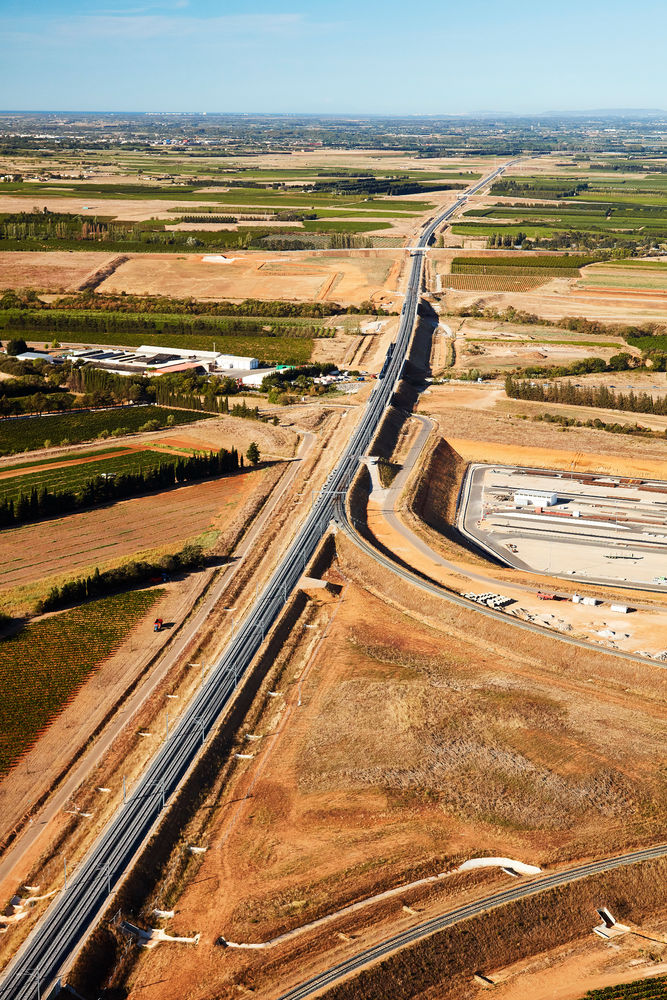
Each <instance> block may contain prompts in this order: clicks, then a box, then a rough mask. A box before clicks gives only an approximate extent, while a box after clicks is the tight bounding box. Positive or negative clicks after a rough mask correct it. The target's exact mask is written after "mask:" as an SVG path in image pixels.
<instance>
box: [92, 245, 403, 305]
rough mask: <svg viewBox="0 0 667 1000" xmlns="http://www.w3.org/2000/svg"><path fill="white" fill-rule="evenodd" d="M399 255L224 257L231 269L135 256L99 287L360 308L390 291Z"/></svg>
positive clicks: (198, 259) (190, 258) (195, 259)
mask: <svg viewBox="0 0 667 1000" xmlns="http://www.w3.org/2000/svg"><path fill="white" fill-rule="evenodd" d="M400 255H401V251H393V252H392V251H368V250H363V251H356V252H350V251H341V252H339V253H331V252H330V251H327V252H326V253H323V254H322V255H319V254H314V253H312V252H310V251H309V252H308V253H305V254H301V253H299V254H296V253H294V254H291V255H287V254H284V253H272V254H266V253H258V252H257V253H256V252H250V251H238V252H229V253H228V254H227V257H228V259H229V261H230V263H210V262H206V261H204V260H203V255H200V254H189V255H178V254H137V255H135V256H131V257H130V259H129V260H128V261H127V262H126V263H125V264H122V265H121V266H120V267H119V268H118V269H117V270H116V271H115V273H114V274H113V275H111V276H110V277H109V278H107V279H106V280H105V281H103V282H102V284H101V285H100V286H99V289H98V290H99V291H100V292H127V293H128V294H136V295H142V294H144V293H146V294H150V295H160V294H169V295H173V296H177V297H181V296H190V295H192V296H194V297H195V298H200V299H207V298H210V299H233V300H242V299H245V298H258V299H271V300H272V299H288V300H296V301H328V302H340V303H341V304H342V305H359V304H360V303H361V302H363V301H366V300H368V299H371V298H373V297H374V296H376V295H379V294H382V293H383V292H385V291H387V290H392V291H395V290H396V288H395V287H394V288H391V285H390V284H388V280H389V279H390V277H392V276H393V274H394V273H395V271H394V270H393V269H392V265H394V264H395V263H396V261H397V260H398V259H399V258H400Z"/></svg>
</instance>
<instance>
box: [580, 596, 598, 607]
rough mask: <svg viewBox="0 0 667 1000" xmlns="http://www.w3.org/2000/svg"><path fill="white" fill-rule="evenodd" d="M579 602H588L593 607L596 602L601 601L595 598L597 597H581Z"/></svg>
mask: <svg viewBox="0 0 667 1000" xmlns="http://www.w3.org/2000/svg"><path fill="white" fill-rule="evenodd" d="M581 603H582V604H590V605H591V606H592V607H595V605H596V604H600V603H601V602H600V601H599V600H598V599H597V597H582V599H581Z"/></svg>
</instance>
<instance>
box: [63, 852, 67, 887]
mask: <svg viewBox="0 0 667 1000" xmlns="http://www.w3.org/2000/svg"><path fill="white" fill-rule="evenodd" d="M63 869H64V871H65V884H64V886H63V892H67V858H66V857H65V855H64V854H63Z"/></svg>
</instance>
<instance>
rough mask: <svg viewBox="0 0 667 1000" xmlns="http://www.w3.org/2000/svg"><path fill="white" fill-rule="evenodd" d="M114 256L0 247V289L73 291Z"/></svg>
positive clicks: (112, 254)
mask: <svg viewBox="0 0 667 1000" xmlns="http://www.w3.org/2000/svg"><path fill="white" fill-rule="evenodd" d="M28 211H29V209H28ZM117 256H118V254H115V253H97V252H94V251H91V252H88V251H81V252H79V251H77V252H75V251H68V250H54V251H48V252H47V251H45V252H41V251H35V252H34V253H33V252H26V253H22V252H21V251H14V250H0V291H2V290H4V289H6V288H34V289H36V290H37V291H45V292H73V291H76V289H77V288H78V287H79V285H80V284H81V283H82V282H83V281H84V280H85V279H86V278H87V277H88V276H89V275H91V274H93V273H94V272H95V271H97V270H98V269H99V268H101V267H104V265H105V264H108V263H109V261H111V260H113V259H114V257H117Z"/></svg>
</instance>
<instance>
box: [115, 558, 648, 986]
mask: <svg viewBox="0 0 667 1000" xmlns="http://www.w3.org/2000/svg"><path fill="white" fill-rule="evenodd" d="M345 544H346V545H348V544H349V543H345ZM359 558H360V557H359ZM359 558H358V557H357V555H356V551H354V552H352V554H350V552H349V551H348V552H347V554H346V553H345V552H344V553H343V557H342V562H341V565H340V566H339V569H340V570H341V573H342V574H343V575H340V576H337V574H336V569H335V568H334V571H333V579H337V580H338V581H339V582H340V584H341V585H342V591H341V594H340V597H339V598H337V599H335V598H334V599H330V600H328V601H325V600H323V601H322V603H321V604H320V606H319V608H318V610H317V612H316V616H315V617H314V618H313V619H311V620H312V621H313V622H315V623H316V624H317V625H318V632H317V633H316V634H315V636H314V639H317V638H319V637H320V636H321V635H322V634H324V630H325V629H326V638H325V639H324V641H323V642H322V643H321V645H319V646H315V647H314V646H313V643H314V639H313V638H311V637H310V636H308V641H307V642H306V641H304V644H303V648H301V649H299V650H298V651H297V652H296V653H295V655H293V656H292V658H291V659H290V661H289V663H288V665H287V667H286V669H285V671H284V673H283V676H282V678H281V679H280V683H279V685H278V687H279V690H280V692H281V697H280V699H278V700H271V699H267V702H266V708H265V711H264V713H263V715H262V716H261V718H260V720H259V722H258V724H256V725H255V726H254V733H255V735H259V736H260V737H261V740H260V741H259V742H257V743H253V744H249V743H245V744H242V747H243V749H244V750H245V752H248V748H250V752H253V753H254V759H253V760H252V761H247V762H243V763H242V764H239V767H238V769H237V772H236V777H235V779H234V780H232V781H231V782H230V783H229V786H228V788H227V789H226V790H225V793H224V801H223V804H222V807H221V808H220V809H219V810H218V812H217V813H216V815H215V816H214V818H213V820H212V823H211V826H210V827H209V830H208V834H209V837H208V845H209V849H208V852H207V853H206V855H205V856H204V859H203V861H202V864H201V867H200V868H199V869H198V871H197V874H196V876H195V877H193V878H192V880H191V881H190V882H189V883H188V884H187V886H186V888H185V891H184V893H183V895H182V896H180V898H179V900H178V903H177V906H176V916H175V918H174V919H173V920H172V921H170V922H169V933H192V932H193V931H195V930H196V931H197V932H200V933H201V934H202V939H201V941H200V944H199V947H198V949H197V951H196V953H195V952H194V950H193V951H192V952H190V951H189V950H185V949H184V950H183V951H182V952H180V953H179V963H178V970H177V971H176V972H175V971H174V969H173V966H172V965H171V959H170V955H169V952H168V951H167V950H163V951H160V949H158V950H156V951H155V952H153V953H151V954H150V955H148V956H146V957H145V958H142V960H141V961H140V963H139V965H138V966H137V968H136V969H135V971H134V973H133V974H132V977H131V989H130V996H132V997H139V996H141V997H142V998H148V1000H157V998H158V997H159V998H160V1000H162V998H165V1000H167V998H170V997H177V996H180V995H182V991H183V990H185V988H186V984H187V987H188V990H189V993H188V995H189V996H191V997H193V998H195V997H196V998H205V997H207V998H208V997H214V996H215V997H225V998H227V997H230V998H231V997H232V996H234V995H235V992H234V991H235V990H236V989H237V988H238V985H241V986H244V987H252V988H253V989H254V990H255V992H258V993H259V995H261V996H267V995H273V989H271V988H269V987H268V982H269V979H270V977H272V976H275V975H276V974H278V975H279V976H280V978H279V979H278V984H280V983H281V982H284V981H285V977H286V976H287V977H289V975H290V974H294V966H293V965H291V964H290V950H291V949H293V955H294V954H296V953H297V951H298V952H299V953H300V954H299V959H300V961H301V962H303V960H304V955H305V953H304V950H303V949H304V947H306V946H307V942H303V941H302V942H301V943H299V940H298V939H295V941H294V943H293V944H292V943H291V944H290V945H285V946H282V947H281V948H280V949H279V954H278V953H272V952H269V953H259V955H257V954H255V955H253V953H248V952H238V951H234V950H227V951H223V950H221V949H220V948H219V946H216V944H215V941H216V940H217V938H218V937H219V936H220V935H223V936H224V937H225V938H226V939H227V940H230V941H235V942H247V941H262V940H266V939H268V938H270V937H272V936H274V935H275V934H277V933H281V932H283V931H285V930H286V929H288V928H292V927H299V926H301V925H303V924H305V923H307V922H308V921H310V920H312V919H313V918H315V917H318V916H321V915H323V914H326V913H331V912H333V911H335V910H336V909H338V908H339V907H341V906H344V905H345V904H346V903H349V902H351V901H354V900H356V899H361V898H364V897H366V896H368V895H372V894H373V893H374V892H377V891H380V890H383V889H387V888H389V887H391V886H397V885H400V884H401V883H405V882H409V881H412V880H413V879H415V878H417V877H419V876H420V875H424V874H431V873H435V872H438V871H442V870H446V869H447V868H448V867H450V866H451V865H452V863H453V862H454V861H455V860H463V859H464V858H467V857H472V856H479V854H481V853H492V854H496V855H500V856H505V857H513V858H516V859H518V860H523V861H526V862H530V863H535V864H539V865H541V866H544V865H545V864H550V865H557V864H558V863H559V862H562V861H564V860H565V859H571V858H575V857H581V856H588V855H589V854H594V853H596V852H597V851H600V850H605V849H608V846H605V845H608V844H609V843H610V842H613V844H614V847H615V849H616V848H620V846H621V845H623V844H627V843H631V842H634V841H635V839H636V838H639V839H641V838H646V837H649V838H650V839H654V838H659V837H660V836H661V835H662V834H661V831H662V829H663V826H664V823H665V818H666V817H667V801H665V798H664V795H663V793H662V792H661V791H660V790H659V786H658V778H657V776H656V773H655V762H656V760H657V755H659V753H660V749H659V748H660V745H661V739H662V737H661V735H660V733H661V732H664V729H663V727H664V724H665V719H666V717H667V716H666V713H665V710H664V706H663V705H662V704H661V702H660V698H659V695H658V686H657V685H658V684H659V682H660V681H661V680H662V681H664V677H662V674H661V672H659V671H656V670H655V667H647V668H643V667H638V666H636V665H634V664H633V665H631V666H627V667H626V665H624V664H619V665H618V667H615V673H614V679H613V681H612V682H607V680H608V666H607V665H605V657H604V654H603V653H601V654H599V655H598V654H592V655H591V654H588V653H587V654H586V655H585V656H583V655H582V656H581V657H578V656H577V655H576V654H575V655H574V656H573V655H572V651H571V650H570V649H564V648H563V647H559V646H558V645H557V644H556V643H555V642H554V640H550V639H549V638H544V639H539V638H537V637H530V638H527V639H524V638H523V637H519V638H517V635H516V633H515V630H512V629H510V628H508V627H506V626H504V625H500V624H498V623H493V624H492V625H488V624H487V623H485V622H484V623H482V624H480V620H479V617H478V616H476V615H475V614H474V612H467V611H466V612H463V611H461V610H459V609H455V608H454V607H453V606H451V605H447V604H445V603H443V602H441V601H439V600H437V599H435V598H434V599H433V600H431V599H430V598H426V597H424V595H422V594H418V593H414V592H413V593H412V595H411V596H410V597H408V596H407V593H406V592H404V591H403V589H402V585H396V584H395V583H394V582H393V581H392V579H391V578H388V577H386V576H385V575H384V574H383V571H378V570H377V569H376V568H375V567H372V568H371V565H370V564H366V563H365V562H363V561H361V562H360V561H359ZM362 580H363V583H362V582H361V581H362ZM357 581H359V582H357ZM367 588H372V589H373V590H375V589H376V588H379V590H380V591H381V592H382V597H380V596H376V595H375V594H374V593H371V592H369V590H368V589H367ZM390 595H391V596H390ZM603 675H604V676H605V678H606V682H605V684H601V683H595V678H596V677H598V676H599V677H602V676H603ZM591 682H593V683H591ZM629 684H630V685H631V691H630V692H626V693H624V689H625V688H626V687H628V685H629ZM491 720H493V721H491ZM611 745H613V748H614V749H613V753H610V746H611ZM475 878H476V877H473V883H474V881H475ZM441 885H442V889H440V888H439V889H438V890H437V896H438V898H437V900H435V899H430V897H429V899H430V902H433V905H434V906H439V907H440V908H441V909H442V908H444V907H445V906H446V905H447V900H448V896H449V899H450V902H451V900H452V896H451V895H450V891H449V890H448V888H447V883H446V880H445V882H444V883H441ZM478 888H479V886H478ZM462 891H463V889H462V887H461V885H460V883H459V884H457V885H456V886H455V887H454V886H452V889H451V892H454V893H460V892H462ZM418 898H419V897H418V895H417V897H415V895H414V894H413V895H412V896H408V895H406V896H405V897H401V896H399V897H397V898H396V899H395V900H394V901H393V903H392V904H391V905H390V904H388V908H387V910H386V911H385V910H382V911H381V913H380V918H381V919H384V920H386V919H389V920H390V921H392V920H393V921H394V922H396V921H397V920H400V919H401V918H402V917H403V914H402V910H401V907H402V905H403V903H404V902H405V901H406V899H410V905H413V906H418V908H419V909H420V911H422V912H423V910H422V907H421V905H420V903H417V902H415V899H418ZM157 905H160V904H159V903H158V904H157ZM377 917H378V914H376V913H375V912H374V911H373V909H370V910H369V911H366V912H365V913H361V914H359V915H357V916H356V917H354V918H349V919H347V920H346V922H345V925H344V929H345V931H346V933H347V934H348V935H349V934H352V935H353V936H354V937H355V939H357V941H358V942H359V943H358V944H357V947H359V945H360V944H361V943H363V942H364V941H365V940H366V930H367V928H369V927H374V928H375V930H376V931H377V930H378V928H377V926H375V921H376V918H377ZM341 926H342V925H341ZM337 931H338V928H337V927H336V925H334V926H333V927H332V928H331V929H330V930H329V931H328V932H327V933H326V935H325V936H324V937H323V938H322V940H320V939H318V941H317V945H318V947H324V948H329V949H330V948H331V947H332V946H333V945H334V943H335V942H336V938H337ZM347 940H349V938H348V939H347ZM309 958H312V953H311V954H309ZM274 959H275V960H274ZM267 963H268V964H267ZM234 984H236V985H234Z"/></svg>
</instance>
